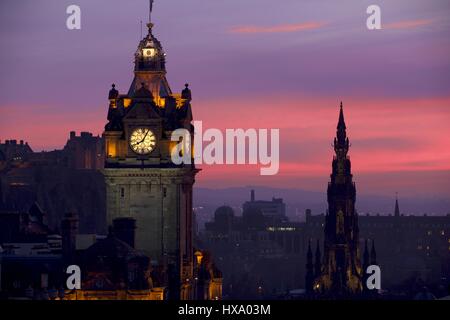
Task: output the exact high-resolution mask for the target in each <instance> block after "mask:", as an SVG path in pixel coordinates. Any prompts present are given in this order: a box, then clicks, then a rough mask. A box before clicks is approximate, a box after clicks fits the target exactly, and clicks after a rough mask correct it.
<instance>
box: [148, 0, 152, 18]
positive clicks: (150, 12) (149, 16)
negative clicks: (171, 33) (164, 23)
mask: <svg viewBox="0 0 450 320" xmlns="http://www.w3.org/2000/svg"><path fill="white" fill-rule="evenodd" d="M149 1H150V10H149V12H148V22H150V23H151V22H152V11H153V0H149Z"/></svg>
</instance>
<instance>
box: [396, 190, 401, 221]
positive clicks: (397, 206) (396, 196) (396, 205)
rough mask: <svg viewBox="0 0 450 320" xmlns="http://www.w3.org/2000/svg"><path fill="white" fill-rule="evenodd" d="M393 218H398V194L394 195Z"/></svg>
mask: <svg viewBox="0 0 450 320" xmlns="http://www.w3.org/2000/svg"><path fill="white" fill-rule="evenodd" d="M395 216H396V217H398V216H400V207H399V205H398V193H396V194H395Z"/></svg>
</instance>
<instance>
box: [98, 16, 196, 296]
mask: <svg viewBox="0 0 450 320" xmlns="http://www.w3.org/2000/svg"><path fill="white" fill-rule="evenodd" d="M147 27H148V34H147V35H146V36H145V38H144V39H142V40H141V41H140V43H139V46H138V48H137V51H136V53H135V55H134V79H133V81H132V83H131V86H130V88H129V90H128V92H127V93H126V94H120V93H119V91H118V90H117V89H116V88H115V85H114V84H113V85H112V88H111V90H110V91H109V96H108V99H109V107H108V122H107V124H106V126H105V131H104V133H103V137H104V139H105V152H106V155H105V159H106V160H105V168H104V170H103V174H104V177H105V182H106V212H107V213H106V214H107V223H108V224H109V225H110V224H112V221H113V220H114V219H115V218H123V217H131V218H134V219H135V220H136V233H135V234H136V239H135V247H136V249H138V250H141V251H143V252H144V253H146V254H147V255H148V256H149V257H150V258H151V260H152V264H153V265H154V266H159V267H163V268H164V269H165V270H170V272H168V274H169V273H170V274H169V275H168V277H169V280H168V281H169V283H178V284H180V279H183V280H184V279H189V278H192V274H193V247H192V238H193V234H192V233H193V226H192V218H193V217H192V188H193V184H194V181H195V175H196V173H197V172H198V170H197V169H196V168H195V167H194V165H193V164H192V165H191V164H189V165H184V164H182V165H175V164H174V163H172V161H171V152H172V150H175V149H174V148H175V146H176V144H177V142H171V134H172V132H173V131H174V130H176V129H179V128H184V129H187V130H189V131H190V132H191V135H192V137H191V141H193V130H194V129H193V126H192V124H191V121H192V111H191V91H190V89H189V87H188V85H187V84H186V87H185V89H184V90H183V91H182V93H181V94H175V93H172V91H171V89H170V87H169V84H168V82H167V79H166V67H165V53H164V50H163V48H162V46H161V43H160V42H159V41H158V40H157V39H156V37H155V36H154V35H153V32H152V28H153V24H152V23H148V24H147ZM191 150H192V148H191ZM191 163H194V162H193V161H192V162H191ZM175 298H176V297H175Z"/></svg>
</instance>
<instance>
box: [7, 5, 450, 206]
mask: <svg viewBox="0 0 450 320" xmlns="http://www.w3.org/2000/svg"><path fill="white" fill-rule="evenodd" d="M70 4H77V5H79V6H80V7H81V16H82V17H81V19H82V22H81V27H82V29H81V30H75V31H70V30H68V29H67V28H66V18H67V14H66V8H67V6H68V5H70ZM371 4H377V5H379V6H380V7H381V19H382V26H383V29H382V30H373V31H370V30H368V29H367V28H366V19H367V17H368V15H367V14H366V8H367V7H368V6H369V5H371ZM147 12H148V1H146V0H139V1H124V0H123V1H119V0H114V1H112V0H108V1H106V0H71V1H62V0H38V1H37V0H33V1H31V0H2V1H1V2H0V39H1V48H2V49H1V51H0V67H1V72H0V94H1V95H0V98H1V99H0V139H1V140H2V141H4V140H5V139H17V140H19V139H23V140H25V141H28V142H29V144H30V145H31V147H32V148H33V150H36V151H38V150H53V149H55V148H62V147H63V146H64V144H65V142H66V140H67V138H68V136H69V131H71V130H75V131H77V132H78V133H79V132H80V131H90V132H92V133H94V134H96V135H97V134H101V133H102V130H103V126H104V125H105V122H106V113H107V107H108V102H107V93H108V90H109V89H110V86H111V84H112V83H113V82H114V83H116V85H117V87H116V88H117V89H118V90H119V91H120V92H121V93H126V91H128V88H129V85H130V82H131V80H132V77H133V72H132V70H133V54H134V52H135V50H136V47H137V45H138V42H139V40H140V20H142V21H143V22H144V24H145V22H146V21H147V19H148V18H147V17H148V13H147ZM449 15H450V4H449V2H448V0H443V1H440V0H432V1H420V0H402V1H400V0H395V1H394V0H390V1H380V0H371V1H360V0H352V1H350V0H341V1H336V0H325V1H322V0H321V1H312V0H304V1H300V0H282V1H274V0H270V1H269V0H245V1H244V0H226V1H225V0H220V1H219V0H156V1H155V4H154V12H153V22H154V23H155V27H154V34H155V35H156V37H157V38H158V39H159V40H160V41H161V43H162V45H163V47H164V49H165V51H166V53H167V69H168V75H167V76H168V80H169V82H170V84H171V87H172V91H175V92H179V91H181V90H182V89H183V85H184V83H185V82H189V83H190V87H191V89H192V92H193V112H194V118H195V119H196V120H202V121H203V127H205V128H210V127H215V128H219V129H223V130H224V129H226V128H244V129H245V128H269V129H270V128H279V129H280V137H281V147H280V148H281V151H280V157H281V166H280V172H279V174H278V175H276V176H270V177H261V176H260V175H259V166H203V171H202V172H201V173H200V175H199V176H198V179H197V185H198V186H203V187H216V188H220V187H227V186H241V185H266V186H276V187H286V188H301V189H305V190H317V191H320V190H325V188H326V183H327V180H328V179H329V174H330V170H331V159H332V156H333V150H332V147H331V142H332V139H333V137H334V135H335V130H336V123H337V120H338V111H339V109H338V108H339V103H340V101H343V104H344V112H345V118H346V122H347V128H348V135H349V138H350V142H351V144H352V147H351V149H350V157H351V160H352V169H353V173H354V175H355V180H356V182H357V186H358V187H357V188H358V191H359V192H362V193H365V194H383V195H389V194H394V193H395V192H396V191H398V192H399V193H400V194H402V195H407V196H424V197H435V196H436V197H447V198H448V197H449V196H450V58H449V57H450V37H449V35H450V19H449V18H448V17H449ZM143 32H144V34H145V32H146V30H145V27H144V31H143Z"/></svg>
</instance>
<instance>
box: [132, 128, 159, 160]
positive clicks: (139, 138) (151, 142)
mask: <svg viewBox="0 0 450 320" xmlns="http://www.w3.org/2000/svg"><path fill="white" fill-rule="evenodd" d="M155 146H156V137H155V135H154V133H153V132H152V131H151V130H150V129H148V128H137V129H134V130H133V132H132V133H131V135H130V147H131V150H133V151H134V152H136V153H137V154H149V153H150V152H152V151H153V150H154V149H155Z"/></svg>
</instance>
